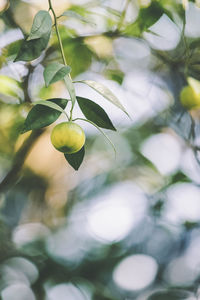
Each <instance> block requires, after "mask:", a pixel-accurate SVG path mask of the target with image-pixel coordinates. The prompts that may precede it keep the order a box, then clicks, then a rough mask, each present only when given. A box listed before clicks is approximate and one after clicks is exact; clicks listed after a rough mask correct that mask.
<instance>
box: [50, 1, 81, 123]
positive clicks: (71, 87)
mask: <svg viewBox="0 0 200 300" xmlns="http://www.w3.org/2000/svg"><path fill="white" fill-rule="evenodd" d="M48 2H49V10H51V11H52V14H53V17H54V25H55V29H56V35H57V38H58V43H59V47H60V51H61V55H62V60H63V63H64V65H65V66H66V65H67V61H66V58H65V53H64V49H63V44H62V40H61V37H60V33H59V29H58V22H57V17H56V13H55V11H54V9H53V6H52V3H51V0H48ZM67 77H68V78H69V81H68V84H67V89H68V92H69V94H70V98H71V100H72V107H71V110H70V121H71V120H72V112H73V108H74V104H75V101H73V100H74V95H75V90H74V86H73V83H72V78H71V75H70V74H68V75H67ZM65 83H66V80H65Z"/></svg>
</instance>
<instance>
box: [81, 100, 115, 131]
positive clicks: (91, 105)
mask: <svg viewBox="0 0 200 300" xmlns="http://www.w3.org/2000/svg"><path fill="white" fill-rule="evenodd" d="M77 101H78V105H79V107H80V109H81V110H82V112H83V114H84V116H85V117H86V118H87V119H88V120H90V121H92V122H94V123H95V124H96V125H97V126H99V127H102V128H106V129H111V130H114V131H116V129H115V127H114V126H113V124H112V122H111V120H110V119H109V117H108V115H107V113H106V112H105V111H104V109H103V108H102V107H101V106H99V105H98V104H96V103H95V102H93V101H91V100H89V99H87V98H83V97H77Z"/></svg>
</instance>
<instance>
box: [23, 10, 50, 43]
mask: <svg viewBox="0 0 200 300" xmlns="http://www.w3.org/2000/svg"><path fill="white" fill-rule="evenodd" d="M51 27H52V20H51V16H50V14H49V12H48V11H46V10H40V11H39V12H38V13H37V14H36V16H35V18H34V20H33V25H32V28H31V33H30V35H29V37H28V39H27V40H28V41H30V40H35V39H38V38H41V37H42V36H44V35H45V34H48V33H49V32H51Z"/></svg>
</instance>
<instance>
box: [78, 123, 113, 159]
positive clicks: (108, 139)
mask: <svg viewBox="0 0 200 300" xmlns="http://www.w3.org/2000/svg"><path fill="white" fill-rule="evenodd" d="M76 120H80V121H84V122H88V123H90V124H91V125H93V126H94V127H96V128H97V129H98V130H99V131H100V132H101V133H102V134H103V136H104V137H105V138H106V139H107V141H108V142H109V143H110V145H111V146H112V148H113V150H114V153H115V158H116V149H115V146H114V144H113V143H112V141H111V140H110V138H109V137H108V136H107V135H106V134H105V132H104V131H103V130H102V129H101V128H100V127H99V126H97V125H96V124H95V123H94V122H92V121H90V120H87V119H82V118H77V119H76Z"/></svg>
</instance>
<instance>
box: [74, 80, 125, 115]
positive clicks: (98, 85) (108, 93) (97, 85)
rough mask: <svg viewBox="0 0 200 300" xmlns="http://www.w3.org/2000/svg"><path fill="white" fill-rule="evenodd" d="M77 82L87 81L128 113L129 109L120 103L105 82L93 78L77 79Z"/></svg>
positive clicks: (86, 82)
mask: <svg viewBox="0 0 200 300" xmlns="http://www.w3.org/2000/svg"><path fill="white" fill-rule="evenodd" d="M75 82H80V83H85V84H87V85H88V86H89V87H91V88H92V89H94V90H95V91H96V92H97V93H99V94H100V95H102V96H103V97H104V98H106V99H107V100H109V101H110V102H111V103H112V104H114V105H115V106H117V107H118V108H120V109H121V110H122V111H123V112H125V113H126V114H127V115H128V113H127V111H126V110H125V108H124V107H123V105H122V104H121V103H120V101H119V99H118V98H117V97H116V96H115V95H114V94H113V93H112V92H111V91H110V90H109V89H108V88H107V87H106V86H104V85H103V84H101V83H98V82H96V81H93V80H81V81H75Z"/></svg>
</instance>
